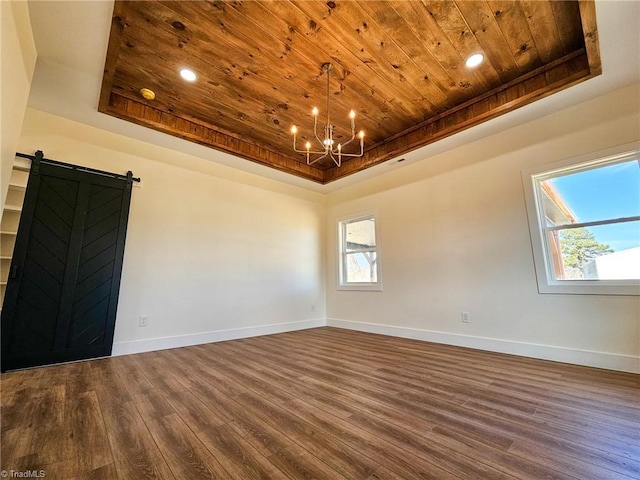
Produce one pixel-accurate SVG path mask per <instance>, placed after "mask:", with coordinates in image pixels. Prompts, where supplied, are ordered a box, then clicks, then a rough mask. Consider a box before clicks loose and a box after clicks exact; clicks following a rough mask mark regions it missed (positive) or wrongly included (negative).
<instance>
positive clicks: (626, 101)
mask: <svg viewBox="0 0 640 480" xmlns="http://www.w3.org/2000/svg"><path fill="white" fill-rule="evenodd" d="M639 92H640V88H639V86H638V85H633V86H631V87H628V88H625V89H622V90H619V91H616V92H613V93H611V94H608V95H606V96H603V97H600V98H596V99H593V100H591V101H588V102H586V103H583V104H579V105H577V106H575V107H572V108H569V109H566V110H563V111H560V112H558V113H555V114H553V115H550V116H548V117H545V118H541V119H539V120H536V121H533V122H530V123H527V124H524V125H521V126H518V127H515V128H512V129H510V130H507V131H504V132H502V133H499V134H496V135H493V136H490V137H487V138H485V139H483V140H480V141H476V142H474V143H471V144H468V145H466V146H462V147H459V148H454V149H452V150H450V151H448V152H446V153H442V154H439V155H437V156H434V157H432V158H428V159H424V160H422V161H420V162H417V163H414V164H411V165H407V166H406V167H402V168H400V169H397V170H394V171H390V172H388V173H387V174H385V175H382V176H379V177H376V178H374V179H372V180H369V181H366V182H363V183H360V184H358V185H355V186H352V187H350V188H349V189H344V190H341V191H337V192H335V193H332V194H329V195H328V208H327V229H326V242H327V256H326V259H327V267H326V271H327V316H328V323H329V324H330V325H336V326H342V327H347V328H356V329H361V330H368V331H373V332H380V333H388V334H392V335H399V336H408V337H413V338H421V339H427V340H433V341H437V342H445V343H452V344H458V345H466V346H471V347H477V348H486V349H488V350H496V351H503V352H511V353H518V354H522V355H531V356H536V357H541V358H550V359H554V360H560V361H569V362H575V363H581V364H587V365H597V366H601V367H606V368H619V369H622V370H630V371H638V372H640V327H639V324H640V301H639V300H638V298H639V297H624V296H591V295H588V296H585V295H554V294H545V295H541V294H539V293H538V290H537V285H536V277H535V271H534V264H533V257H532V251H531V244H530V237H529V230H528V224H527V215H526V211H525V203H524V194H523V186H522V177H521V171H522V170H525V169H528V168H531V167H533V166H536V165H543V164H547V163H551V162H554V161H558V160H561V159H565V158H569V157H573V156H576V155H580V154H584V153H589V152H594V151H598V150H602V149H605V148H608V147H612V146H615V145H620V144H625V143H629V142H632V141H637V140H639V139H640V118H639V109H638V105H640V95H639ZM367 211H375V212H377V214H378V222H379V228H380V239H379V241H380V244H381V253H382V275H383V284H384V290H383V291H382V292H349V291H338V290H337V289H336V281H337V279H336V277H337V273H336V264H337V256H336V238H337V232H336V220H337V219H338V218H340V217H343V216H345V215H350V214H357V213H363V212H367ZM462 310H465V311H469V312H470V314H471V323H469V324H463V323H461V320H460V315H461V311H462Z"/></svg>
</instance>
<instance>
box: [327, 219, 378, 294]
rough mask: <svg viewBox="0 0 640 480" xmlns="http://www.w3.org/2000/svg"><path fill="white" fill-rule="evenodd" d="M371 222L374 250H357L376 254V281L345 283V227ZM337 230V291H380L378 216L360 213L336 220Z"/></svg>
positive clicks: (346, 253)
mask: <svg viewBox="0 0 640 480" xmlns="http://www.w3.org/2000/svg"><path fill="white" fill-rule="evenodd" d="M369 219H371V220H373V224H374V233H375V241H376V245H375V247H374V248H366V249H362V250H359V252H360V251H362V252H365V251H367V252H375V253H376V262H375V268H376V279H377V281H375V282H347V281H346V278H345V276H346V269H347V265H346V261H347V256H348V254H349V253H351V254H352V253H354V252H347V249H346V241H345V240H346V239H345V234H346V227H347V225H348V224H349V223H355V222H359V221H362V220H369ZM336 225H337V228H338V279H337V280H338V281H337V289H338V290H355V291H358V290H360V291H377V292H380V291H382V255H381V253H380V230H379V225H378V215H377V213H376V212H368V213H360V214H357V215H348V216H344V217H341V218H338V219H337V222H336Z"/></svg>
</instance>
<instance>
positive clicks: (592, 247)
mask: <svg viewBox="0 0 640 480" xmlns="http://www.w3.org/2000/svg"><path fill="white" fill-rule="evenodd" d="M560 240H561V245H562V261H563V262H564V265H565V266H566V267H573V268H582V267H584V266H585V265H586V264H587V263H589V262H590V261H591V260H593V259H594V258H596V257H599V256H601V255H606V254H608V253H613V249H612V248H611V247H610V246H609V245H605V244H603V243H600V242H598V241H597V240H596V238H595V236H594V235H593V233H591V232H590V231H589V230H588V229H586V228H584V227H583V228H572V229H568V230H563V231H561V232H560Z"/></svg>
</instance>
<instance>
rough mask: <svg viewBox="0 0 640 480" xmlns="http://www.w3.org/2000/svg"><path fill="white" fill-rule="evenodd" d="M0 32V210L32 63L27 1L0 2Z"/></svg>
mask: <svg viewBox="0 0 640 480" xmlns="http://www.w3.org/2000/svg"><path fill="white" fill-rule="evenodd" d="M0 17H1V24H2V29H1V34H0V50H1V52H2V55H0V57H1V58H2V60H1V61H0V112H2V114H1V116H2V118H1V126H0V131H1V132H2V133H1V134H0V142H1V143H0V145H1V148H0V156H1V157H0V212H1V211H2V209H3V208H4V202H5V200H6V197H7V189H8V188H9V179H10V176H11V167H12V165H13V160H14V158H15V152H16V146H17V145H18V140H19V138H20V128H21V127H22V119H23V117H24V111H25V108H26V106H27V98H28V97H29V89H30V88H31V80H32V79H33V71H34V68H35V64H36V57H37V54H36V47H35V44H34V42H33V33H32V30H31V22H30V20H29V9H28V8H27V2H26V1H24V0H21V1H11V2H9V1H1V2H0Z"/></svg>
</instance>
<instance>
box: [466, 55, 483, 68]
mask: <svg viewBox="0 0 640 480" xmlns="http://www.w3.org/2000/svg"><path fill="white" fill-rule="evenodd" d="M483 60H484V55H482V54H481V53H474V54H473V55H470V56H469V57H468V58H467V60H466V61H465V62H464V64H465V65H466V66H467V67H469V68H473V67H477V66H478V65H480V64H481V63H482V61H483Z"/></svg>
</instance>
